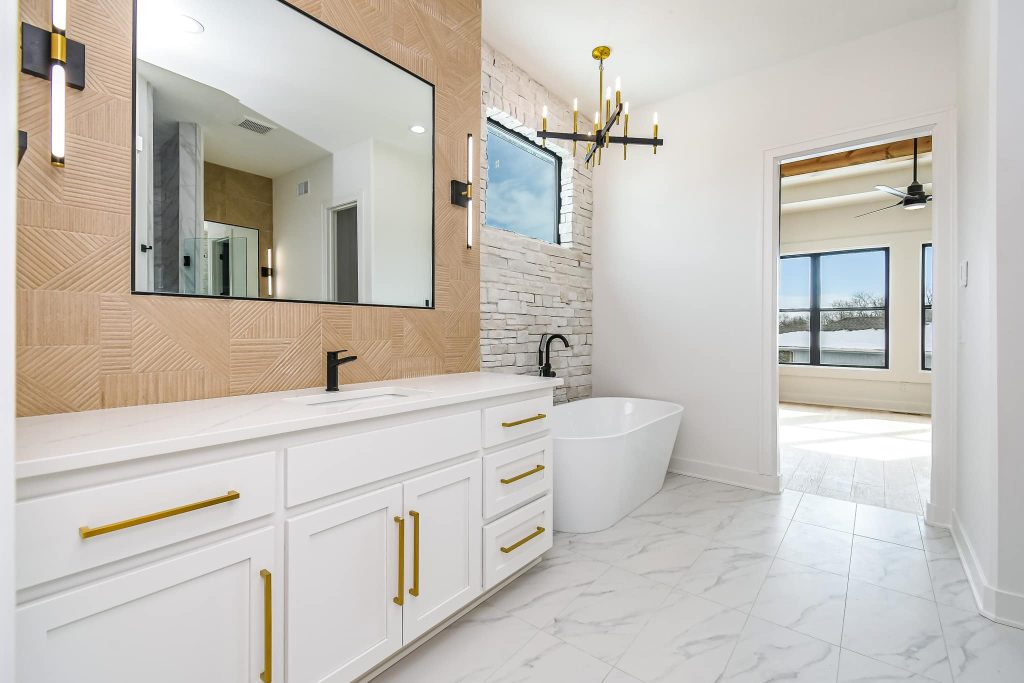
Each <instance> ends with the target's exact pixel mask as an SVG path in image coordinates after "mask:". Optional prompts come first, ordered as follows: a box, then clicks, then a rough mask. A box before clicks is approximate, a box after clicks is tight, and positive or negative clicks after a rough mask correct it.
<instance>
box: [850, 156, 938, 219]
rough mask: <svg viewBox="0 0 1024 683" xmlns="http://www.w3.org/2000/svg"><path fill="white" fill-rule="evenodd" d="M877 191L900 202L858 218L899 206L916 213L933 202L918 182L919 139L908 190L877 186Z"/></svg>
mask: <svg viewBox="0 0 1024 683" xmlns="http://www.w3.org/2000/svg"><path fill="white" fill-rule="evenodd" d="M875 189H876V190H881V191H882V192H888V193H889V194H891V195H893V196H894V197H899V198H900V201H899V202H897V203H896V204H892V205H891V206H883V207H882V208H881V209H875V210H874V211H868V212H867V213H862V214H860V215H859V216H856V218H860V217H861V216H867V215H869V214H872V213H878V212H879V211H885V210H886V209H895V208H896V207H897V206H902V207H903V208H904V209H906V210H908V211H914V210H916V209H923V208H924V207H925V206H927V205H928V202H930V201H931V200H932V196H931V195H930V194H927V193H926V192H925V191H924V185H922V184H921V183H919V182H917V138H914V179H913V181H912V182H911V183H910V185H907V190H906V192H904V191H903V190H897V189H896V188H895V187H889V186H888V185H875Z"/></svg>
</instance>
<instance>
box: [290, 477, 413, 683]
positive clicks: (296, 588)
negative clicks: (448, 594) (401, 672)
mask: <svg viewBox="0 0 1024 683" xmlns="http://www.w3.org/2000/svg"><path fill="white" fill-rule="evenodd" d="M401 514H402V486H401V485H400V484H396V485H394V486H390V487H388V488H386V489H383V490H381V491H375V492H373V493H370V494H367V495H365V496H360V497H359V498H354V499H352V500H347V501H345V502H343V503H338V504H337V505H331V506H329V507H326V508H323V509H321V510H317V511H316V512H311V513H309V514H306V515H302V516H300V517H296V518H295V519H292V520H289V521H288V523H287V526H288V589H287V590H288V595H287V597H288V607H287V609H288V643H287V653H286V657H287V664H286V668H287V672H288V681H289V682H290V683H310V682H312V681H333V682H338V683H340V682H341V681H345V682H346V683H347V682H348V681H351V680H353V679H354V678H355V677H356V676H358V675H359V674H362V673H364V672H365V671H367V670H368V669H370V668H371V667H373V666H374V665H376V664H378V663H380V662H381V661H383V660H384V659H386V658H387V657H388V656H389V655H391V654H392V653H393V652H395V651H397V650H398V649H399V648H400V647H401V646H402V607H401V606H400V605H398V604H396V603H395V601H394V598H395V597H396V595H397V592H398V586H397V584H398V562H399V547H398V525H397V523H396V522H395V517H396V516H400V515H401Z"/></svg>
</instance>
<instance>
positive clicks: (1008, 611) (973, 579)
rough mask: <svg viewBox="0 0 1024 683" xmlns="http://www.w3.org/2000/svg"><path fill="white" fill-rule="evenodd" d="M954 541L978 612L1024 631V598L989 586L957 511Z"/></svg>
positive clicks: (954, 524)
mask: <svg viewBox="0 0 1024 683" xmlns="http://www.w3.org/2000/svg"><path fill="white" fill-rule="evenodd" d="M952 531H953V541H954V542H956V547H957V550H958V551H959V552H960V560H961V561H962V562H963V565H964V573H966V574H967V582H968V583H969V584H970V585H971V592H972V593H973V594H974V602H975V603H977V605H978V612H979V613H980V614H981V615H982V616H983V617H986V618H988V619H991V620H992V621H995V622H998V623H1000V624H1006V625H1007V626H1013V627H1015V628H1021V629H1024V595H1020V594H1019V593H1011V592H1010V591H1004V590H1000V589H998V588H996V587H995V586H993V585H991V584H989V583H988V581H987V580H986V578H985V572H984V570H983V569H982V567H981V564H980V563H979V562H978V555H977V554H976V553H975V552H974V546H973V545H972V544H971V539H970V537H968V536H967V534H966V532H965V531H964V528H963V525H962V524H961V523H960V518H959V517H958V516H957V514H956V511H955V510H954V511H953V526H952Z"/></svg>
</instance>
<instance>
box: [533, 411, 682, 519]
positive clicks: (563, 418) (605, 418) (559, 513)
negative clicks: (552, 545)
mask: <svg viewBox="0 0 1024 683" xmlns="http://www.w3.org/2000/svg"><path fill="white" fill-rule="evenodd" d="M682 416H683V407H682V406H680V405H677V404H675V403H669V402H667V401H654V400H651V399H644V398H588V399H584V400H582V401H575V402H573V403H565V404H562V405H558V406H555V407H554V409H553V410H552V415H551V435H552V437H553V439H554V451H555V463H554V465H555V468H554V469H555V471H554V475H555V476H554V489H555V492H554V493H555V500H554V503H555V514H554V526H555V530H556V531H567V532H571V533H589V532H591V531H600V530H601V529H607V528H608V527H610V526H611V525H613V524H615V523H616V522H618V521H619V520H620V519H622V518H623V517H625V516H626V515H628V514H629V513H630V512H632V511H633V510H635V509H636V508H638V507H639V506H640V505H641V504H642V503H643V502H644V501H645V500H647V499H648V498H650V497H651V496H653V495H654V494H655V493H657V492H658V491H659V490H661V487H662V486H663V485H664V483H665V474H666V473H667V472H668V463H669V459H670V458H671V457H672V447H673V446H674V445H675V441H676V435H677V434H678V433H679V423H680V421H681V420H682Z"/></svg>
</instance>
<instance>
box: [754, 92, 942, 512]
mask: <svg viewBox="0 0 1024 683" xmlns="http://www.w3.org/2000/svg"><path fill="white" fill-rule="evenodd" d="M921 135H931V136H932V182H933V192H934V193H935V201H933V202H932V238H933V239H932V243H933V244H934V252H933V265H932V268H933V270H932V273H933V278H934V300H935V308H934V309H933V310H934V318H933V325H934V327H933V336H932V339H933V353H934V355H933V357H932V358H933V360H932V474H931V500H930V501H929V502H928V503H927V504H926V506H925V508H926V509H925V518H926V519H927V521H928V522H929V523H931V524H935V525H938V526H947V527H948V526H949V525H950V523H951V522H952V509H953V473H954V472H955V471H956V470H955V460H956V381H957V378H956V368H957V363H956V353H957V344H956V320H957V311H956V305H957V301H956V300H957V297H956V282H957V262H958V259H957V252H956V249H957V246H956V245H957V239H956V236H957V232H956V230H957V228H956V218H955V217H956V171H955V167H956V115H955V111H953V110H951V109H950V110H944V111H939V112H934V113H931V114H922V115H920V116H915V117H911V118H907V119H899V120H896V121H890V122H887V123H879V124H877V125H874V126H869V127H867V128H861V129H856V130H850V131H846V132H843V133H838V134H836V135H833V136H830V137H827V138H820V139H816V140H809V141H806V142H801V143H796V144H793V145H787V146H785V147H778V148H776V149H770V150H768V151H766V152H765V153H764V201H763V202H762V204H763V206H764V216H763V230H762V234H763V242H762V245H761V253H762V273H763V277H764V279H763V283H762V292H763V294H762V298H763V301H762V343H761V348H762V349H763V354H764V355H763V357H762V361H761V365H762V376H761V396H762V410H761V443H760V457H759V460H758V472H759V473H761V474H763V475H767V476H770V477H774V478H775V480H776V481H778V479H779V447H778V446H779V436H778V404H779V371H778V359H779V350H778V310H779V301H778V296H779V295H778V278H779V272H778V264H779V190H780V187H781V184H780V178H779V166H781V165H782V164H783V163H787V162H790V161H795V160H798V159H804V158H810V157H815V156H819V155H820V154H822V153H823V152H835V151H840V150H842V149H850V148H854V147H862V146H864V145H871V144H880V143H885V142H892V141H895V140H903V139H906V138H909V137H914V136H921Z"/></svg>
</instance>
